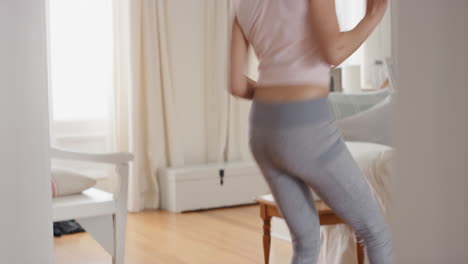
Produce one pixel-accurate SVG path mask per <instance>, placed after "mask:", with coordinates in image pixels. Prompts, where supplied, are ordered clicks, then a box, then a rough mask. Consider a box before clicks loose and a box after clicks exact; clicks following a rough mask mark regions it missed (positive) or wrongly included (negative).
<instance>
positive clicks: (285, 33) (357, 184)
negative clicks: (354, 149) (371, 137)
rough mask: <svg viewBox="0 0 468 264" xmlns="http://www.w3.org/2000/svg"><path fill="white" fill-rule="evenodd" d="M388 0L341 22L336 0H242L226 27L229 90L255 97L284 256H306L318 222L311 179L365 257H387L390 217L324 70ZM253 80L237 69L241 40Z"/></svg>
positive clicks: (315, 241)
mask: <svg viewBox="0 0 468 264" xmlns="http://www.w3.org/2000/svg"><path fill="white" fill-rule="evenodd" d="M387 6H388V0H367V7H366V9H367V10H366V14H365V17H364V18H363V19H362V20H361V21H360V23H359V24H358V25H357V26H356V27H355V28H354V29H353V30H351V31H347V32H340V30H339V26H338V21H337V17H336V10H335V0H241V2H240V4H239V7H238V10H237V15H236V20H235V22H234V25H233V28H232V42H231V65H230V87H229V91H230V93H231V94H233V95H234V96H237V97H241V98H245V99H250V100H253V102H252V108H251V113H250V129H249V136H250V140H249V145H250V149H251V151H252V153H253V156H254V158H255V160H256V162H257V163H258V165H259V167H260V168H261V170H262V173H263V175H264V177H265V179H266V181H267V183H268V185H269V187H270V189H271V192H272V194H273V196H274V198H275V200H276V202H277V204H278V207H279V209H280V211H281V213H282V214H283V216H284V218H285V220H286V223H287V225H288V228H289V230H290V232H291V236H292V242H293V249H294V254H293V258H292V261H291V263H292V264H314V263H316V262H317V259H318V254H319V250H320V225H319V218H318V215H317V211H316V208H315V204H314V199H313V197H312V194H311V192H310V189H309V187H311V188H312V189H313V190H314V191H315V192H316V193H317V194H318V195H319V196H320V198H321V199H322V200H323V201H324V202H325V203H327V205H329V206H330V207H331V208H332V209H333V211H334V212H335V213H336V214H337V215H338V216H339V217H341V218H342V219H344V220H345V221H346V223H347V224H349V226H351V227H352V228H353V229H354V231H355V233H356V235H357V237H358V240H359V242H360V243H362V244H364V246H365V249H366V254H367V257H368V259H369V261H370V263H371V264H390V263H392V257H391V255H392V248H391V237H390V232H389V227H388V225H387V223H386V222H385V219H384V216H383V214H382V212H381V211H380V207H379V205H378V203H377V202H376V200H375V198H374V197H373V194H372V192H371V190H370V187H369V186H368V185H367V183H366V181H365V179H364V177H363V175H362V172H361V171H360V169H359V167H358V166H357V164H356V162H355V161H354V160H353V157H352V156H351V154H350V152H349V150H348V149H347V147H346V145H345V143H344V141H343V138H342V135H341V134H340V132H339V130H338V128H337V126H336V120H335V117H334V114H333V113H332V110H331V106H330V103H329V101H328V98H327V97H328V92H329V70H330V68H331V67H333V66H337V65H339V64H341V63H342V62H343V61H344V60H345V59H347V58H348V57H349V56H350V55H351V54H352V53H353V52H354V51H356V50H357V49H358V48H359V46H361V44H362V43H363V42H364V41H365V40H366V39H367V38H368V36H369V35H370V34H371V32H372V31H373V30H374V29H375V27H376V25H377V24H378V23H379V22H380V21H381V19H382V17H383V16H384V13H385V10H386V9H387ZM249 44H250V45H252V46H253V48H254V50H255V53H256V54H257V57H258V59H259V63H260V64H259V67H258V71H259V79H258V81H257V82H255V81H253V80H250V79H249V78H247V77H245V76H244V71H245V66H246V62H247V51H248V46H249Z"/></svg>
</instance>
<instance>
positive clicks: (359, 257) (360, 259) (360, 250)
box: [356, 243, 364, 264]
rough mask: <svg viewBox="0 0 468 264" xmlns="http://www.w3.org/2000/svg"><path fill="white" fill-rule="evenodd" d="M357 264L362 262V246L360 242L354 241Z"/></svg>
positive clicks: (362, 263)
mask: <svg viewBox="0 0 468 264" xmlns="http://www.w3.org/2000/svg"><path fill="white" fill-rule="evenodd" d="M356 250H357V258H358V264H364V248H363V247H362V245H361V244H359V243H356Z"/></svg>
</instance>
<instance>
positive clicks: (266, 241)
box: [263, 217, 271, 264]
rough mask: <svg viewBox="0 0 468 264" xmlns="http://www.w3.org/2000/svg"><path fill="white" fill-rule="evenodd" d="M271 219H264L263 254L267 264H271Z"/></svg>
mask: <svg viewBox="0 0 468 264" xmlns="http://www.w3.org/2000/svg"><path fill="white" fill-rule="evenodd" d="M270 226H271V217H268V218H266V219H263V254H264V257H265V264H269V263H270V245H271V235H270V233H271V228H270Z"/></svg>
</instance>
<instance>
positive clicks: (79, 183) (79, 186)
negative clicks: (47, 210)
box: [51, 168, 96, 197]
mask: <svg viewBox="0 0 468 264" xmlns="http://www.w3.org/2000/svg"><path fill="white" fill-rule="evenodd" d="M51 173H52V196H53V197H59V196H66V195H72V194H79V193H81V192H82V191H84V190H86V189H89V188H91V187H93V186H94V185H96V180H94V179H91V178H89V177H87V176H85V175H83V174H80V173H77V172H73V171H69V170H64V169H57V168H54V169H52V170H51Z"/></svg>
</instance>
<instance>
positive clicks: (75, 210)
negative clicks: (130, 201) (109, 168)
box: [52, 188, 117, 221]
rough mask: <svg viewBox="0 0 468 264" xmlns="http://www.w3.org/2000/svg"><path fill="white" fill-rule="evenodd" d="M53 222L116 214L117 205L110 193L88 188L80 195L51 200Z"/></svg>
mask: <svg viewBox="0 0 468 264" xmlns="http://www.w3.org/2000/svg"><path fill="white" fill-rule="evenodd" d="M52 208H53V219H54V221H64V220H70V219H81V218H89V217H95V216H102V215H110V214H113V213H115V212H116V210H117V205H116V202H115V199H114V196H113V195H112V193H108V192H105V191H102V190H98V189H95V188H90V189H88V190H85V191H83V192H82V193H80V194H74V195H68V196H62V197H57V198H54V199H53V202H52Z"/></svg>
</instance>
